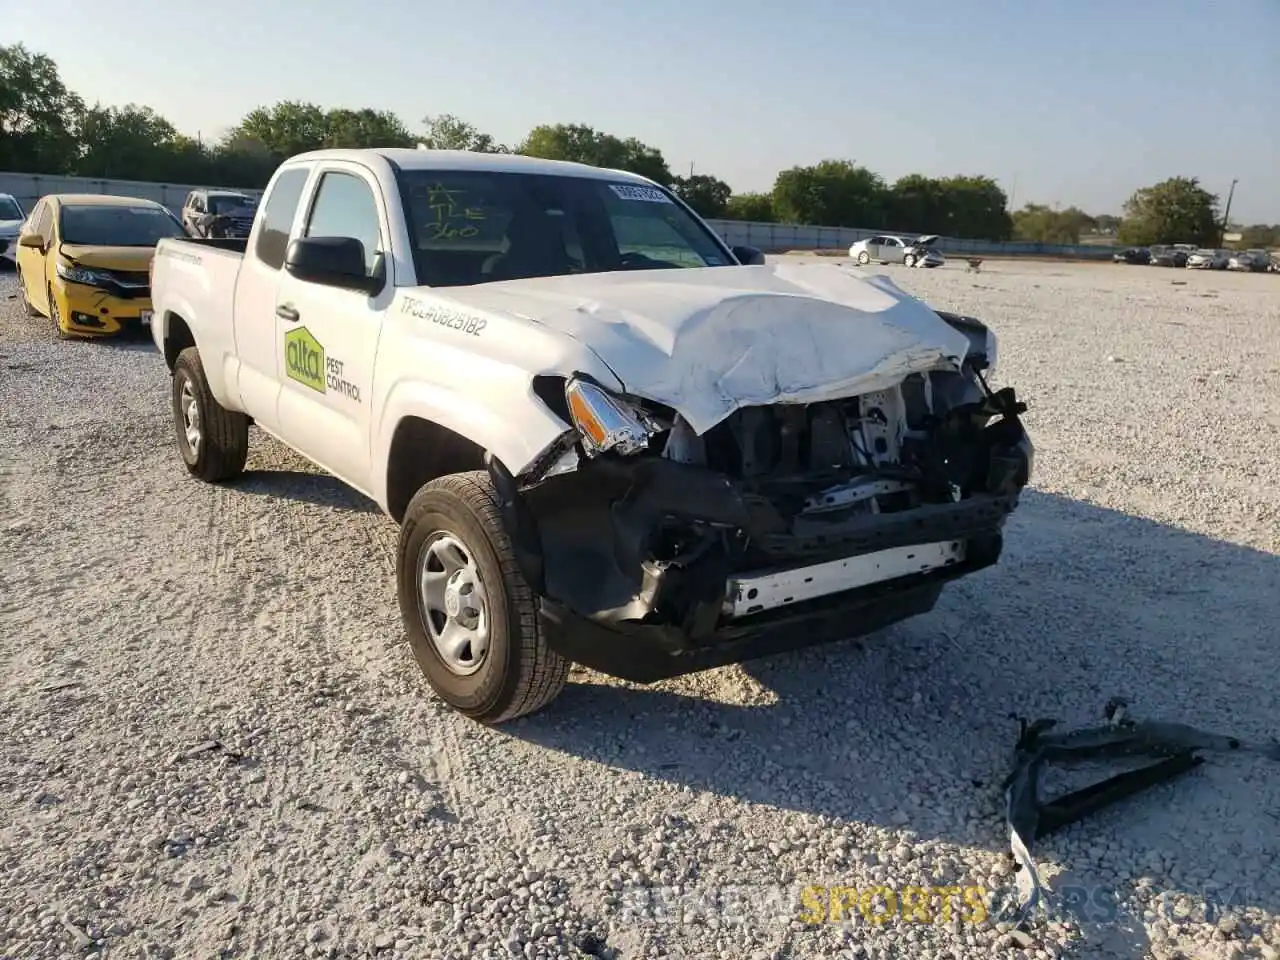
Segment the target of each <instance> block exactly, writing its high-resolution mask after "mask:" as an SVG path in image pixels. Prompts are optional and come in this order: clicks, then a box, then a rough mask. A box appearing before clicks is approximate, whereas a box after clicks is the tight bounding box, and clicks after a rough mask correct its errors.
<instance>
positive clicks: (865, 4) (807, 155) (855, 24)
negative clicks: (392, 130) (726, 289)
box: [4, 0, 1280, 222]
mask: <svg viewBox="0 0 1280 960" xmlns="http://www.w3.org/2000/svg"><path fill="white" fill-rule="evenodd" d="M5 6H6V7H7V8H8V9H7V10H6V12H5V14H4V27H5V30H4V32H5V34H6V40H5V42H13V41H15V40H17V41H21V42H23V43H25V44H26V45H27V46H28V47H30V48H31V49H33V50H37V51H40V52H44V53H47V54H49V55H50V56H52V57H53V58H54V59H55V60H56V61H57V62H58V65H59V67H60V69H61V71H62V75H63V78H64V80H65V81H66V82H67V83H68V85H69V86H71V87H72V88H73V89H75V90H76V91H77V92H79V93H80V94H81V95H82V96H84V97H85V98H86V99H87V100H89V101H90V102H93V101H94V100H99V101H101V102H102V103H104V104H116V105H122V104H124V103H127V102H130V101H132V102H135V103H146V104H149V105H151V106H152V107H154V108H155V109H157V110H159V111H160V112H161V113H163V114H164V115H166V116H167V117H168V118H169V119H170V120H171V121H173V123H174V124H175V125H176V126H177V127H178V128H179V129H181V130H182V131H183V132H186V133H191V134H195V133H196V132H197V131H200V133H201V134H202V135H203V136H204V137H205V138H206V139H210V138H216V137H218V136H220V135H221V134H222V133H223V132H225V130H226V129H227V128H228V127H229V126H231V125H232V124H234V123H235V122H236V121H237V120H238V119H239V118H240V116H242V115H243V114H244V113H245V112H247V111H248V110H250V109H252V108H253V107H255V106H258V105H261V104H269V103H272V102H274V101H276V100H281V99H301V100H310V101H312V102H316V103H319V104H321V105H322V106H325V107H332V106H349V107H359V106H373V107H378V108H382V109H390V110H394V111H395V112H396V113H398V114H399V115H400V116H401V117H402V118H403V119H404V120H405V122H406V123H407V124H409V126H410V127H411V128H412V129H415V130H416V129H418V128H419V126H418V122H419V120H420V118H421V117H422V116H424V115H425V114H429V113H430V114H435V113H455V114H458V115H459V116H462V117H464V118H466V119H468V120H470V121H472V122H473V123H475V124H476V125H478V126H479V127H481V128H482V129H484V130H487V131H488V132H490V133H492V134H493V135H494V136H495V137H497V138H498V139H499V140H502V141H505V142H514V141H517V140H519V139H520V138H521V137H522V136H523V134H524V133H525V132H527V131H528V129H529V128H530V127H532V126H534V125H535V124H538V123H555V122H579V123H586V124H590V125H591V126H594V127H596V128H598V129H601V130H605V131H608V132H610V133H615V134H617V135H619V136H624V137H625V136H636V137H639V138H640V139H641V140H644V141H645V142H647V143H650V144H653V145H654V146H656V147H658V148H659V149H661V150H662V152H663V154H664V155H665V156H666V158H667V161H668V162H669V164H670V165H671V167H672V169H673V170H674V171H676V172H679V173H687V172H688V171H689V168H690V164H693V165H694V169H695V170H696V171H698V172H703V173H713V174H715V175H716V176H719V177H720V178H722V179H724V180H727V181H728V182H729V183H730V184H731V185H732V186H733V188H734V189H735V190H738V191H743V190H760V189H768V188H769V187H770V186H771V184H772V182H773V177H774V175H775V174H776V173H777V171H778V170H779V169H782V168H785V167H789V166H792V165H795V164H808V163H814V162H816V161H818V160H821V159H823V158H828V157H837V158H847V159H852V160H855V161H857V162H859V163H864V164H866V165H867V166H869V167H871V168H872V169H874V170H876V171H878V172H879V173H881V174H883V175H884V176H886V177H887V178H889V179H890V180H892V179H894V178H896V177H898V176H901V175H903V174H905V173H910V172H920V173H925V174H930V175H946V174H952V173H983V174H987V175H989V176H992V177H994V178H996V179H997V180H998V181H999V182H1000V183H1001V185H1002V186H1003V187H1004V189H1005V191H1006V192H1007V193H1011V194H1012V200H1013V203H1014V206H1021V205H1022V204H1023V203H1026V202H1028V201H1035V202H1040V203H1048V204H1054V203H1057V204H1061V205H1062V206H1064V207H1065V206H1067V205H1068V204H1071V203H1075V204H1077V205H1079V206H1082V207H1084V208H1085V209H1086V210H1089V211H1090V212H1093V213H1106V212H1112V213H1118V212H1119V211H1120V207H1121V205H1122V203H1123V202H1124V200H1125V198H1126V197H1127V196H1128V195H1129V194H1130V193H1131V192H1132V191H1133V190H1134V189H1135V188H1137V187H1139V186H1143V185H1146V184H1149V183H1153V182H1155V181H1157V180H1160V179H1163V178H1164V177H1167V176H1174V175H1186V176H1198V177H1199V178H1200V179H1201V181H1202V183H1203V184H1204V186H1205V187H1206V188H1207V189H1209V190H1210V191H1211V192H1214V193H1218V194H1220V196H1221V197H1222V198H1223V199H1224V200H1225V198H1226V194H1227V190H1228V188H1229V186H1230V183H1231V180H1232V178H1238V179H1239V184H1238V186H1237V187H1236V194H1235V200H1234V202H1233V204H1232V220H1243V221H1245V222H1257V221H1265V222H1280V53H1278V51H1280V0H1231V2H1220V0H1021V2H1015V0H898V2H894V0H879V2H877V0H859V2H852V0H792V2H791V3H789V4H784V3H781V2H777V0H774V2H770V3H765V2H761V0H735V2H725V0H719V2H712V0H683V2H676V0H648V2H646V3H643V4H621V3H609V2H600V0H597V2H584V0H537V2H523V3H517V2H514V0H468V2H466V3H458V4H443V3H432V2H426V0H418V2H413V0H379V2H377V3H370V2H366V3H352V2H349V0H308V2H306V3H299V2H296V0H277V2H276V3H263V2H261V0H257V2H248V0H221V2H220V3H217V4H213V3H208V2H207V0H206V2H203V3H196V2H194V0H127V2H124V0H122V2H121V3H119V4H118V5H117V6H116V7H114V8H112V11H111V12H110V13H104V14H103V15H98V14H96V13H95V12H93V10H91V9H86V8H85V7H83V6H82V5H80V4H75V5H72V4H69V3H54V2H49V3H38V2H31V3H20V2H17V0H14V2H11V3H7V4H5ZM151 24H155V25H156V26H155V27H152V26H151ZM107 45H109V46H107Z"/></svg>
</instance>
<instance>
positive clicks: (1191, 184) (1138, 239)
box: [1118, 177, 1220, 246]
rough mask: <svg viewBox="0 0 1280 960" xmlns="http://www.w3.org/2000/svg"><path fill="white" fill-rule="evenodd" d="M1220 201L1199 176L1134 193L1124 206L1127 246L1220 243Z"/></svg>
mask: <svg viewBox="0 0 1280 960" xmlns="http://www.w3.org/2000/svg"><path fill="white" fill-rule="evenodd" d="M1217 205H1218V198H1217V196H1216V195H1215V194H1212V193H1209V192H1208V191H1207V190H1205V189H1204V188H1203V187H1201V186H1200V180H1199V178H1197V177H1170V178H1169V179H1168V180H1162V181H1160V182H1159V183H1157V184H1154V185H1153V186H1150V187H1143V188H1142V189H1141V190H1137V191H1135V192H1134V194H1133V196H1131V197H1130V198H1129V199H1128V201H1127V202H1126V203H1125V205H1124V221H1123V222H1122V223H1121V224H1120V232H1119V235H1118V239H1119V240H1120V242H1121V243H1124V244H1133V245H1135V246H1150V245H1151V244H1153V243H1195V244H1201V245H1207V246H1214V245H1216V244H1217V243H1218V232H1219V229H1220V228H1219V224H1218V213H1217Z"/></svg>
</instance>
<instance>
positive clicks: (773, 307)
mask: <svg viewBox="0 0 1280 960" xmlns="http://www.w3.org/2000/svg"><path fill="white" fill-rule="evenodd" d="M432 293H433V294H435V295H438V296H440V297H442V298H444V299H449V300H453V301H455V302H456V303H457V304H458V305H459V306H461V307H463V308H471V309H477V310H486V311H494V312H500V313H506V314H509V315H513V316H517V317H522V318H524V319H526V320H529V321H532V322H535V323H538V324H541V325H544V326H546V327H550V328H552V329H554V330H557V331H560V332H561V333H564V334H566V335H568V336H570V337H573V338H574V339H576V340H578V341H580V342H581V343H583V344H585V345H586V346H588V347H589V348H591V349H592V350H593V351H594V352H595V353H596V354H597V355H598V356H599V357H600V358H601V359H602V360H603V361H604V362H605V363H606V364H608V366H609V367H610V368H611V369H612V370H613V371H614V372H615V373H616V374H617V376H618V378H619V380H621V381H622V383H623V384H624V385H625V387H626V389H627V391H628V392H630V393H633V394H636V395H637V396H642V397H647V398H648V399H650V400H656V401H658V402H659V403H664V404H667V405H668V406H670V407H672V408H674V409H675V410H677V411H678V412H679V413H680V414H681V415H682V416H683V417H684V418H685V420H687V421H688V422H689V425H690V426H691V427H693V429H694V430H695V431H696V432H697V433H699V434H702V433H705V432H706V431H707V430H709V429H711V428H712V427H713V426H715V425H716V424H717V423H719V422H720V421H721V420H723V419H724V418H725V417H727V416H729V414H731V413H732V412H733V411H734V410H736V409H738V408H739V407H745V406H758V405H763V404H770V403H816V402H819V401H822V400H831V399H835V398H837V397H848V396H854V395H856V394H860V393H867V392H871V391H874V390H881V389H885V388H887V387H890V386H892V385H894V384H895V383H897V382H899V381H900V380H901V379H902V378H903V377H905V376H907V375H908V374H910V373H913V372H917V371H922V370H928V369H933V368H944V369H957V368H958V367H959V365H960V363H961V362H962V361H963V359H964V356H965V353H966V352H967V350H968V346H969V341H968V338H967V337H965V335H964V334H962V333H960V332H959V331H958V330H956V329H954V328H953V327H951V326H949V325H948V324H947V323H946V322H945V321H944V320H943V319H942V318H941V317H939V316H938V315H937V314H936V313H935V312H934V311H933V310H931V309H930V308H929V307H928V306H926V305H925V304H924V303H922V302H921V301H920V300H918V299H916V298H915V297H912V296H911V295H910V294H908V293H906V292H905V291H903V290H901V289H900V288H899V287H897V286H896V285H895V284H894V283H893V282H892V281H891V280H889V278H888V277H884V276H867V275H865V274H859V273H856V272H853V271H852V270H848V269H845V268H842V267H839V266H836V265H834V264H821V263H772V264H766V265H763V266H751V267H707V268H699V269H673V270H651V271H624V272H618V273H596V274H575V275H572V276H565V277H546V278H538V279H532V280H512V281H503V282H498V283H485V284H477V285H475V286H470V287H451V288H439V289H436V290H433V291H432ZM565 372H566V373H570V372H572V371H565Z"/></svg>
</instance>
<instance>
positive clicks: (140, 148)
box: [74, 103, 186, 180]
mask: <svg viewBox="0 0 1280 960" xmlns="http://www.w3.org/2000/svg"><path fill="white" fill-rule="evenodd" d="M78 133H79V138H80V145H81V151H82V152H81V155H80V157H79V159H78V160H77V161H76V163H75V167H74V170H75V173H76V175H77V176H81V177H114V178H118V179H123V180H167V179H169V178H170V176H172V174H173V173H174V172H176V168H177V165H176V164H175V163H174V162H173V161H174V159H175V158H176V157H177V156H179V155H180V153H181V151H182V150H183V149H184V148H185V146H186V145H185V144H184V143H183V142H182V140H180V139H179V134H178V131H177V130H176V129H174V126H173V124H171V123H170V122H169V121H168V120H166V119H165V118H164V117H162V116H160V115H159V114H158V113H156V112H155V111H154V110H152V109H151V108H150V107H142V106H138V105H137V104H133V103H129V104H125V105H124V106H123V107H104V106H102V105H101V104H94V105H93V106H92V107H89V108H88V109H87V110H85V111H84V113H83V114H82V115H81V117H80V123H79V130H78ZM183 139H184V140H185V138H183Z"/></svg>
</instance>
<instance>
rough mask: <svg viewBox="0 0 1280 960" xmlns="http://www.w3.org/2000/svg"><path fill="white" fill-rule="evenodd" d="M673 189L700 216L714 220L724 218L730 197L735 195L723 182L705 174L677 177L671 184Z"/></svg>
mask: <svg viewBox="0 0 1280 960" xmlns="http://www.w3.org/2000/svg"><path fill="white" fill-rule="evenodd" d="M671 189H672V190H674V191H675V192H676V193H677V194H678V195H679V197H680V199H681V200H683V201H684V202H685V203H687V204H688V205H689V206H691V207H693V209H694V212H695V213H697V214H698V216H700V217H707V218H712V219H715V218H720V217H723V216H724V214H725V210H726V208H727V207H728V205H729V197H730V196H731V195H732V193H733V189H732V188H731V187H730V186H729V185H728V184H727V183H725V182H724V181H723V180H719V179H717V178H715V177H712V176H708V175H707V174H705V173H698V174H693V175H691V176H688V177H675V178H674V179H673V180H672V182H671Z"/></svg>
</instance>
